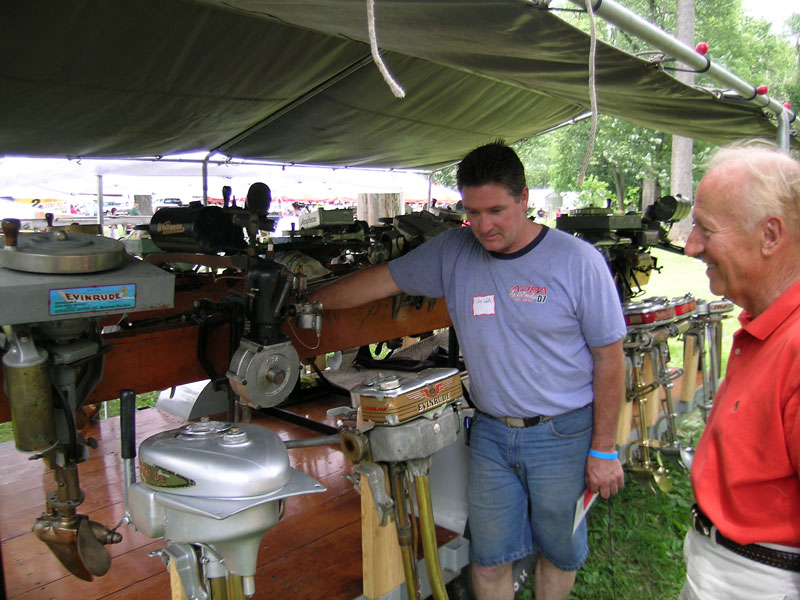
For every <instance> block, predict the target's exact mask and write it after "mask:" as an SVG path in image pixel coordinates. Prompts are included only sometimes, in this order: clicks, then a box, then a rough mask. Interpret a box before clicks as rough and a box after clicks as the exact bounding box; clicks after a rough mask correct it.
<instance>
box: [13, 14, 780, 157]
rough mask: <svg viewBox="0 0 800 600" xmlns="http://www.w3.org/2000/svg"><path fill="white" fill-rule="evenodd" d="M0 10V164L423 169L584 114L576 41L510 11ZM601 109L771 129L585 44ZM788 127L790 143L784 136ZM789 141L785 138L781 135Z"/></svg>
mask: <svg viewBox="0 0 800 600" xmlns="http://www.w3.org/2000/svg"><path fill="white" fill-rule="evenodd" d="M375 29H376V33H377V39H378V44H379V46H380V48H381V50H382V52H383V54H382V57H383V60H384V61H385V63H386V65H387V67H388V68H389V70H390V71H391V73H392V74H393V76H394V77H395V79H396V80H397V81H398V83H399V84H400V85H401V86H403V87H404V89H405V91H406V97H405V98H404V99H397V98H395V97H394V96H393V95H392V93H391V91H390V90H389V88H388V86H387V85H386V83H385V82H384V80H383V78H382V76H381V74H380V72H379V70H378V68H377V66H376V64H375V63H374V61H373V60H372V58H371V55H370V48H369V43H368V28H367V11H366V2H365V0H282V1H275V0H272V1H270V0H114V1H113V2H109V1H108V0H28V1H26V2H3V3H0V89H1V90H2V94H0V154H7V155H26V156H70V157H75V156H96V157H137V156H163V155H168V154H175V153H184V152H194V151H199V150H218V151H220V152H223V153H225V154H227V155H229V156H236V157H241V158H246V159H258V160H267V161H278V162H286V163H292V162H294V163H304V164H320V165H331V166H343V165H349V166H369V167H395V168H431V167H436V166H441V165H444V164H449V163H452V162H454V161H456V160H458V159H459V158H460V157H461V156H463V155H464V154H465V153H466V152H467V151H468V150H470V149H471V148H473V147H475V146H477V145H480V144H482V143H486V142H488V141H491V140H493V139H498V138H503V139H505V140H506V141H508V142H513V141H517V140H519V139H522V138H526V137H530V136H532V135H535V134H536V133H539V132H541V131H544V130H547V129H549V128H551V127H553V126H555V125H557V124H560V123H562V122H564V121H566V120H569V119H571V118H574V117H576V116H577V115H579V114H581V113H583V112H585V111H586V110H587V109H588V107H589V98H588V90H589V87H588V83H587V82H588V54H589V42H590V40H589V37H588V36H587V35H586V34H585V33H583V32H581V31H579V30H578V29H576V28H574V27H572V26H571V25H569V24H567V23H566V22H564V21H562V20H561V19H559V18H558V17H557V16H555V15H554V14H553V13H551V12H548V11H547V10H543V9H540V8H538V7H537V6H535V4H533V3H531V2H526V1H523V0H486V1H478V0H466V1H465V0H376V1H375ZM596 64H597V78H596V80H597V93H598V103H599V109H600V112H602V113H604V114H608V115H611V116H615V117H619V118H621V119H625V120H627V121H630V122H632V123H635V124H638V125H644V126H647V127H650V128H652V129H656V130H659V131H663V132H665V133H674V134H680V135H685V136H689V137H694V138H697V139H702V140H706V141H709V142H712V143H715V144H725V143H728V142H732V141H735V140H738V139H742V138H753V137H762V138H768V139H775V137H776V127H775V124H774V119H772V118H771V117H769V116H768V115H766V114H764V113H763V111H762V110H761V109H759V108H756V107H753V106H750V105H743V104H742V103H741V102H730V101H726V100H724V99H720V98H718V97H716V96H715V95H713V94H711V93H709V92H707V91H704V90H699V89H694V88H691V87H689V86H686V85H684V84H682V83H680V82H678V81H677V80H676V79H675V78H673V77H672V76H670V75H669V74H668V73H665V72H664V71H663V70H660V69H659V68H658V66H657V65H655V64H653V63H650V62H647V61H645V60H641V59H639V58H637V57H634V56H631V55H629V54H626V53H624V52H622V51H620V50H617V49H615V48H613V47H611V46H608V45H606V44H602V43H598V50H597V63H596ZM794 133H795V134H796V132H794ZM795 142H796V137H795Z"/></svg>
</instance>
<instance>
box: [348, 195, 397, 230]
mask: <svg viewBox="0 0 800 600" xmlns="http://www.w3.org/2000/svg"><path fill="white" fill-rule="evenodd" d="M403 214H405V205H404V204H403V194H402V193H397V194H359V195H358V208H357V211H356V217H357V218H358V219H359V220H360V221H366V222H367V223H368V224H369V225H378V224H380V220H381V219H382V218H383V217H394V216H395V215H403Z"/></svg>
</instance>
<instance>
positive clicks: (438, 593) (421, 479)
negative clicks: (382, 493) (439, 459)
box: [414, 475, 448, 600]
mask: <svg viewBox="0 0 800 600" xmlns="http://www.w3.org/2000/svg"><path fill="white" fill-rule="evenodd" d="M414 487H416V488H417V506H418V507H419V520H420V530H421V532H422V552H423V554H424V555H425V569H426V570H427V572H428V582H429V583H430V585H431V594H433V600H448V598H447V590H446V589H445V587H444V580H443V579H442V568H441V567H440V566H439V548H438V546H437V544H436V528H435V525H434V523H433V505H432V504H431V488H430V482H429V480H428V476H427V475H421V476H416V477H414Z"/></svg>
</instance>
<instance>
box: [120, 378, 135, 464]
mask: <svg viewBox="0 0 800 600" xmlns="http://www.w3.org/2000/svg"><path fill="white" fill-rule="evenodd" d="M119 421H120V429H121V430H122V458H123V459H126V458H131V459H133V458H136V392H134V391H133V390H132V389H130V388H128V389H124V390H122V391H121V392H120V393H119Z"/></svg>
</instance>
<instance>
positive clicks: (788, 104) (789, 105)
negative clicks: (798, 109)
mask: <svg viewBox="0 0 800 600" xmlns="http://www.w3.org/2000/svg"><path fill="white" fill-rule="evenodd" d="M783 107H784V108H788V109H790V110H791V108H792V103H791V102H784V103H783Z"/></svg>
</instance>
